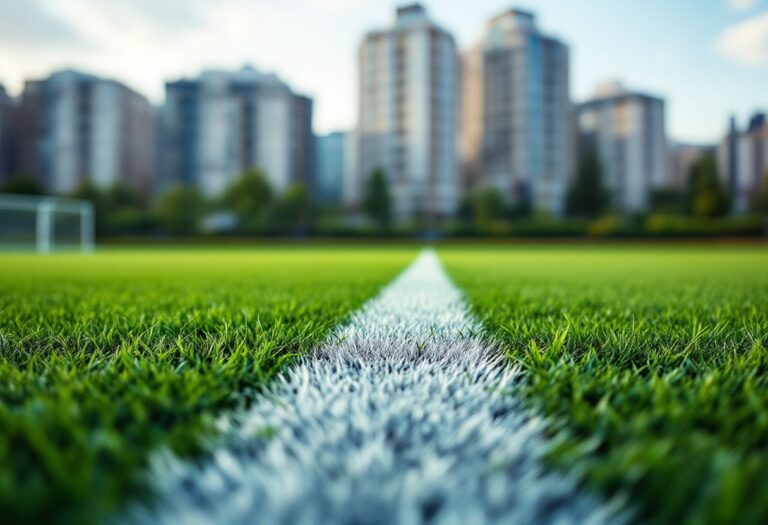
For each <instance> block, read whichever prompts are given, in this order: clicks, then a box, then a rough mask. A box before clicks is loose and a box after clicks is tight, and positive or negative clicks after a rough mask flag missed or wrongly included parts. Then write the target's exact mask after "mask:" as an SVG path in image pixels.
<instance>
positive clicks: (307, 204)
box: [275, 183, 312, 231]
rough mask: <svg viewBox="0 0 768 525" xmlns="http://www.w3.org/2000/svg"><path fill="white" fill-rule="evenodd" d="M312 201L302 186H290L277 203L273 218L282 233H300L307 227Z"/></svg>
mask: <svg viewBox="0 0 768 525" xmlns="http://www.w3.org/2000/svg"><path fill="white" fill-rule="evenodd" d="M311 214H312V200H311V197H310V195H309V190H307V187H306V186H305V185H304V184H301V183H296V184H292V185H291V186H290V187H289V188H288V189H287V190H286V191H285V193H283V195H282V196H281V197H280V199H279V200H278V202H277V206H276V210H275V216H276V219H277V224H278V225H279V227H280V228H281V229H282V230H284V231H301V230H305V229H306V228H307V226H308V225H309V221H310V216H311Z"/></svg>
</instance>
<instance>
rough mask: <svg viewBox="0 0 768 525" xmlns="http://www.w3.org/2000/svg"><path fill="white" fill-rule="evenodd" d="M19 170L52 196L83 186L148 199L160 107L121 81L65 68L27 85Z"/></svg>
mask: <svg viewBox="0 0 768 525" xmlns="http://www.w3.org/2000/svg"><path fill="white" fill-rule="evenodd" d="M17 123H18V139H19V142H20V144H19V151H20V158H19V162H20V171H22V172H23V173H28V174H31V175H33V176H36V177H37V178H39V180H40V182H41V184H42V185H43V187H44V188H45V189H46V190H47V191H50V192H53V193H62V194H67V193H71V192H73V191H74V190H75V189H77V187H78V186H79V185H80V184H82V183H83V182H91V183H93V184H94V185H96V186H98V187H101V188H109V187H111V186H114V185H115V184H117V183H121V184H124V185H126V186H128V187H131V188H133V189H135V190H137V191H139V192H141V193H144V194H147V193H149V191H150V187H151V184H152V179H153V169H154V151H153V144H154V109H153V108H152V106H151V105H150V103H149V101H148V100H147V99H146V98H145V97H143V96H142V95H139V94H138V93H136V92H135V91H133V90H131V89H130V88H128V87H126V86H124V85H123V84H120V83H119V82H116V81H114V80H109V79H104V78H99V77H96V76H93V75H89V74H85V73H81V72H78V71H60V72H57V73H54V74H52V75H51V76H50V77H49V78H47V79H45V80H35V81H29V82H27V83H26V84H25V86H24V92H23V94H22V97H21V103H20V107H19V112H18V119H17Z"/></svg>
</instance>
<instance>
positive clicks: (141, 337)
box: [0, 248, 415, 523]
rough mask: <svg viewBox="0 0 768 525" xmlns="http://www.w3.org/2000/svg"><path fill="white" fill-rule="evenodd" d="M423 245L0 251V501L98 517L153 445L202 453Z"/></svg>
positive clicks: (70, 519)
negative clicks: (202, 446)
mask: <svg viewBox="0 0 768 525" xmlns="http://www.w3.org/2000/svg"><path fill="white" fill-rule="evenodd" d="M414 256H415V250H398V249H388V250H377V251H374V252H369V251H365V250H356V249H345V250H341V251H340V250H334V249H330V248H329V249H320V248H317V249H302V250H298V249H290V248H286V249H263V250H243V249H230V250H223V251H222V250H217V251H214V250H176V251H150V250H131V251H114V252H107V253H100V254H97V255H94V256H79V255H56V256H50V257H38V256H31V255H26V256H25V255H5V256H3V257H2V258H0V509H1V512H2V516H3V521H4V522H6V523H96V522H100V521H101V520H103V519H104V518H105V517H106V516H109V515H111V514H112V513H114V512H116V511H118V510H119V507H120V506H121V504H123V503H124V502H126V501H130V500H131V499H132V498H134V497H143V496H146V493H145V490H144V489H145V487H144V486H143V483H142V479H143V478H142V476H141V474H142V472H143V470H144V467H145V466H146V462H147V459H148V456H149V453H150V452H151V451H153V450H157V449H158V447H166V446H167V447H169V448H171V449H172V450H174V451H175V452H176V453H178V454H181V455H193V454H196V453H199V450H198V449H199V443H200V440H201V439H202V438H204V437H205V436H210V435H211V434H212V433H213V432H214V425H213V421H214V418H215V416H216V415H218V414H220V413H221V412H222V411H225V410H227V409H231V408H235V407H237V406H239V405H241V404H243V403H248V402H249V401H250V400H251V399H252V398H253V396H254V395H255V393H257V392H258V390H259V389H260V388H262V387H263V386H264V384H265V382H266V381H268V380H269V378H270V377H272V376H273V375H274V373H275V372H276V370H278V369H279V368H280V367H281V366H284V365H285V364H286V363H287V362H289V361H290V360H291V358H293V357H294V356H296V355H298V354H301V353H303V352H306V351H307V350H308V349H310V348H311V347H312V346H313V345H315V344H317V343H318V342H319V341H320V340H321V339H322V338H323V336H324V335H325V334H326V333H327V332H328V330H329V329H330V328H331V327H332V326H334V325H335V324H337V323H339V322H340V321H341V320H342V319H343V318H344V317H345V315H346V314H348V313H349V312H350V311H352V310H354V309H355V308H357V307H358V306H359V305H360V304H361V303H362V302H363V301H364V300H366V299H367V298H369V297H371V296H372V295H374V294H375V292H376V291H377V290H378V289H379V288H380V287H381V286H382V285H384V284H385V283H387V282H388V281H390V280H391V279H392V278H393V277H394V276H395V275H396V274H397V273H398V272H400V271H401V270H402V269H403V268H404V267H405V266H407V264H408V263H409V262H410V260H412V259H413V257H414Z"/></svg>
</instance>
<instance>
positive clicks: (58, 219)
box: [0, 194, 94, 253]
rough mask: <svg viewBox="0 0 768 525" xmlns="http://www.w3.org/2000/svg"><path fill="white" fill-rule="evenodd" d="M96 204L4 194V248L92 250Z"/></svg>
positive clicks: (0, 206)
mask: <svg viewBox="0 0 768 525" xmlns="http://www.w3.org/2000/svg"><path fill="white" fill-rule="evenodd" d="M93 246H94V212H93V204H91V203H90V202H88V201H80V200H73V199H63V198H59V197H32V196H28V195H9V194H0V249H3V250H35V251H38V252H40V253H47V252H51V251H53V250H57V249H80V250H82V251H91V250H93Z"/></svg>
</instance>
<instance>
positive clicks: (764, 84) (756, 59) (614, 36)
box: [0, 0, 768, 143]
mask: <svg viewBox="0 0 768 525" xmlns="http://www.w3.org/2000/svg"><path fill="white" fill-rule="evenodd" d="M401 3H402V2H396V1H392V0H216V1H211V0H0V83H2V84H4V85H5V86H6V87H7V89H8V90H9V91H10V92H11V93H12V94H18V93H19V92H20V90H21V88H22V86H23V81H24V80H25V79H30V78H42V77H45V76H47V75H48V73H49V72H50V71H51V70H54V69H61V68H76V69H80V70H83V71H86V72H90V73H94V74H97V75H101V76H108V77H113V78H116V79H117V80H120V81H122V82H124V83H126V84H127V85H129V86H131V87H132V88H134V89H136V90H138V91H140V92H141V93H144V94H145V95H147V96H148V97H149V98H150V99H151V100H152V101H153V102H155V103H158V104H159V103H161V102H162V100H163V91H164V82H165V81H167V80H174V79H178V78H180V77H182V76H187V77H190V76H195V75H197V74H198V73H199V72H200V71H201V70H202V69H205V68H215V69H222V68H224V69H229V68H240V67H241V66H243V65H245V64H250V65H252V66H254V67H256V68H257V69H259V70H263V71H273V72H275V73H277V74H278V75H279V76H281V77H282V78H283V79H284V80H285V81H286V82H288V83H289V84H290V85H291V87H292V88H294V90H296V91H298V92H301V93H305V94H308V95H311V96H313V97H314V99H315V129H316V131H317V132H320V133H324V132H328V131H331V130H335V129H342V130H343V129H349V128H351V127H352V126H353V125H354V123H355V120H356V116H357V104H356V99H357V88H356V84H357V59H356V54H357V47H358V45H359V43H360V40H361V38H362V37H363V35H364V34H365V32H366V31H368V30H371V29H374V28H381V27H386V26H387V25H389V24H390V23H391V22H392V20H393V18H394V9H395V7H396V6H397V5H399V4H401ZM423 3H424V4H425V5H426V7H427V9H428V10H429V13H430V15H431V16H432V18H433V19H435V20H436V21H437V22H438V23H440V24H441V25H442V26H443V27H445V28H446V29H448V30H450V31H452V32H453V34H454V36H455V37H456V41H457V45H458V46H459V49H464V48H467V47H469V46H470V45H472V44H473V43H474V42H476V41H477V40H478V39H479V38H480V36H481V35H482V32H483V27H484V25H485V22H486V21H487V20H488V19H489V18H490V17H492V16H493V15H495V14H498V13H500V12H502V11H504V10H506V9H508V8H510V7H520V8H523V9H527V10H531V11H533V12H535V13H536V15H537V19H538V23H539V25H540V27H541V28H542V30H543V31H544V32H546V33H549V34H552V35H555V36H557V37H559V38H560V39H562V40H563V41H564V42H566V43H567V44H568V45H569V46H570V51H571V95H572V97H573V99H574V101H576V102H578V101H580V100H584V99H585V98H587V97H589V96H590V95H591V94H592V93H593V91H594V88H595V87H596V85H597V84H599V83H601V82H604V81H608V80H621V81H622V82H623V83H624V84H625V85H627V86H628V87H630V88H633V89H638V90H641V91H645V92H649V93H652V94H657V95H661V96H663V97H665V99H666V100H667V122H668V132H669V135H670V137H671V138H673V139H675V140H678V141H683V142H691V143H706V142H715V141H717V140H719V138H720V137H721V136H722V134H723V133H724V132H725V130H726V127H727V124H728V118H729V116H730V115H731V114H735V115H736V116H737V117H738V118H739V119H740V122H741V123H742V124H744V123H745V121H746V119H747V118H748V116H749V115H750V114H751V113H752V112H754V111H755V110H759V109H763V110H768V0H641V1H638V0H524V1H523V2H522V3H516V2H514V1H513V2H509V1H504V0H502V1H499V0H471V1H468V0H428V1H425V2H423Z"/></svg>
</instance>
